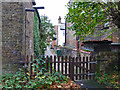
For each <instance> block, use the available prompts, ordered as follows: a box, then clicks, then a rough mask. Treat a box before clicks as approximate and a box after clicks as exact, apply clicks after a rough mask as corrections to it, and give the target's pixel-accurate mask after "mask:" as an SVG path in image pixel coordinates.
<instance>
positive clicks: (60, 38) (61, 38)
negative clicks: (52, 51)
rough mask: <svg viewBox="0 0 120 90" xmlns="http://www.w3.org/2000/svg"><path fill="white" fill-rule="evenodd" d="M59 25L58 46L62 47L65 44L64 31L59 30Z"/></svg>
mask: <svg viewBox="0 0 120 90" xmlns="http://www.w3.org/2000/svg"><path fill="white" fill-rule="evenodd" d="M60 26H61V24H58V45H61V46H63V45H64V43H65V30H60Z"/></svg>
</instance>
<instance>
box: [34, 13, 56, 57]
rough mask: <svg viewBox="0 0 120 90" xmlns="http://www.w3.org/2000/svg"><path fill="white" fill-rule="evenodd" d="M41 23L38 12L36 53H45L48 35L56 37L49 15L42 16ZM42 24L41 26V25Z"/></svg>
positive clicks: (35, 15)
mask: <svg viewBox="0 0 120 90" xmlns="http://www.w3.org/2000/svg"><path fill="white" fill-rule="evenodd" d="M40 20H41V22H40V24H39V19H38V16H37V13H36V12H35V14H34V54H35V56H40V55H44V53H45V50H46V47H47V37H50V38H51V39H54V37H53V35H54V34H55V31H54V26H53V25H52V23H51V22H50V20H49V18H48V17H47V16H40ZM39 25H40V26H39Z"/></svg>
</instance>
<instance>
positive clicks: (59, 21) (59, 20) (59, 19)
mask: <svg viewBox="0 0 120 90" xmlns="http://www.w3.org/2000/svg"><path fill="white" fill-rule="evenodd" d="M58 23H59V24H61V16H59V18H58Z"/></svg>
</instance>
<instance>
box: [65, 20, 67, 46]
mask: <svg viewBox="0 0 120 90" xmlns="http://www.w3.org/2000/svg"><path fill="white" fill-rule="evenodd" d="M66 25H67V22H66V20H65V45H66V34H67V33H66V30H67V27H66Z"/></svg>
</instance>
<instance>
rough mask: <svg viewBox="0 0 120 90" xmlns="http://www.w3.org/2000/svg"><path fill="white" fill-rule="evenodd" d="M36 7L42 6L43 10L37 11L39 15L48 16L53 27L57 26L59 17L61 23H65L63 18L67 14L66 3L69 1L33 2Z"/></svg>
mask: <svg viewBox="0 0 120 90" xmlns="http://www.w3.org/2000/svg"><path fill="white" fill-rule="evenodd" d="M35 2H36V6H44V7H45V9H39V10H38V12H39V14H40V15H45V16H48V17H49V19H50V20H51V23H53V25H57V24H58V18H59V16H61V18H62V23H64V22H65V20H64V17H65V15H66V14H67V7H65V5H67V3H68V2H69V0H35Z"/></svg>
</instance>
